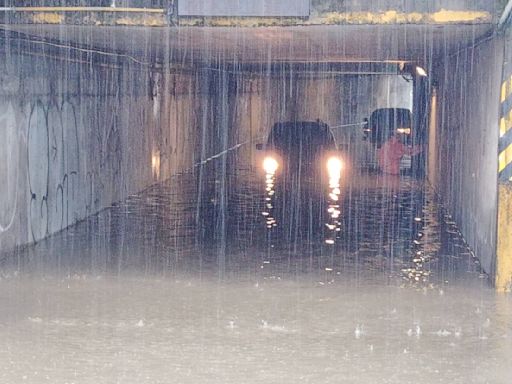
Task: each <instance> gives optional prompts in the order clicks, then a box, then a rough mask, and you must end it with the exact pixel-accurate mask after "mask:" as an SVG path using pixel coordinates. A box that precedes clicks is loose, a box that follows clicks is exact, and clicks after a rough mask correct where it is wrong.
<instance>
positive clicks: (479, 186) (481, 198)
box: [429, 39, 503, 274]
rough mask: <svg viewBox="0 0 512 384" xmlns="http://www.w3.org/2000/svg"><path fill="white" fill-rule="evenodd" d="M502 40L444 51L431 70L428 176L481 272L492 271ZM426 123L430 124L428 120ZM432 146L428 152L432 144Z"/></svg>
mask: <svg viewBox="0 0 512 384" xmlns="http://www.w3.org/2000/svg"><path fill="white" fill-rule="evenodd" d="M502 44H503V42H502V41H501V40H500V39H493V40H487V41H485V42H482V43H480V44H478V45H477V46H474V47H470V48H468V49H464V50H461V51H459V52H457V53H455V54H452V55H447V56H446V57H445V60H444V61H443V62H438V63H437V64H438V65H437V66H436V67H435V68H434V75H433V78H434V80H436V81H438V82H439V87H438V89H437V96H436V98H437V108H434V110H435V109H437V116H436V120H437V126H436V128H437V129H436V132H431V133H430V135H429V136H430V138H431V139H432V138H435V142H433V143H431V148H430V152H429V153H430V156H431V157H432V156H435V157H436V158H435V161H433V160H432V158H430V159H429V165H430V167H431V168H432V167H435V169H431V170H429V174H430V178H431V180H433V181H434V183H435V186H436V187H437V189H438V191H439V192H440V194H441V195H442V196H443V198H444V201H445V203H446V206H447V208H448V209H449V211H450V212H452V213H453V216H454V218H455V220H456V222H457V224H458V226H459V227H460V229H461V231H462V233H463V235H464V237H465V238H466V240H467V241H468V243H469V245H470V246H471V247H472V248H473V250H474V251H475V254H476V255H477V257H478V258H479V259H480V260H481V262H482V266H483V267H484V269H485V271H487V272H489V273H491V274H494V261H495V253H496V215H497V211H496V207H497V167H498V165H497V148H498V134H497V132H498V128H497V127H499V121H498V117H499V99H500V83H501V69H502V63H503V58H502V53H503V45H502ZM431 127H433V125H432V124H431ZM433 146H434V147H435V150H433V148H432V147H433Z"/></svg>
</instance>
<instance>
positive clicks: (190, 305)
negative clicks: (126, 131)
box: [0, 170, 512, 383]
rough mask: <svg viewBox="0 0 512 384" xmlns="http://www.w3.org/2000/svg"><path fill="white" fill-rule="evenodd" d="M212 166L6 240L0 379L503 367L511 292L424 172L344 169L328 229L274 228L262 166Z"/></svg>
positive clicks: (489, 372)
mask: <svg viewBox="0 0 512 384" xmlns="http://www.w3.org/2000/svg"><path fill="white" fill-rule="evenodd" d="M206 174H209V173H206ZM226 178H227V185H229V186H230V187H229V188H227V189H225V190H221V189H220V187H219V182H218V180H215V179H214V178H212V179H211V180H210V179H209V178H206V179H202V180H201V181H198V177H197V175H196V174H194V173H188V174H184V175H180V176H177V177H175V178H173V179H171V180H168V181H166V182H163V183H160V184H157V185H155V186H153V187H151V188H149V189H147V190H146V191H143V192H141V193H140V194H138V195H135V196H131V197H130V198H128V199H127V200H126V201H124V202H122V203H119V204H116V205H115V206H113V207H111V208H109V209H106V210H104V211H102V212H100V213H99V214H97V215H95V216H94V217H91V218H89V219H88V220H86V221H83V222H81V223H78V224H77V225H75V226H74V227H72V228H69V229H68V230H66V231H64V232H60V233H58V234H56V235H54V236H52V237H50V238H48V239H46V240H44V241H41V242H39V243H37V244H36V245H34V246H30V247H28V248H25V249H23V250H18V251H17V252H16V253H15V254H12V255H6V256H4V258H3V259H2V261H1V275H0V306H1V308H2V310H1V311H0V340H1V345H2V347H1V348H0V382H1V383H297V382H307V383H411V382H415V383H510V382H512V369H511V368H510V367H511V366H512V302H511V301H510V300H509V299H508V298H507V297H506V296H500V295H496V294H495V293H494V291H493V289H492V288H491V287H490V283H489V281H488V277H487V275H485V274H484V273H482V272H481V270H480V267H479V264H478V262H477V261H476V259H475V258H474V256H473V254H472V252H471V251H470V250H469V249H468V247H467V246H466V243H465V242H464V239H463V238H462V237H461V235H460V233H459V231H458V229H457V227H456V226H455V224H454V222H453V220H452V219H451V218H450V216H448V215H447V214H446V212H444V210H443V208H442V206H440V205H439V201H438V199H437V198H436V196H435V195H434V194H433V193H432V192H431V191H430V189H429V188H428V187H427V186H426V185H424V183H423V182H421V181H419V180H415V179H413V178H411V177H409V176H403V177H402V178H388V177H383V176H380V175H377V174H371V173H363V174H361V175H358V177H354V180H353V182H352V183H350V185H348V186H346V187H345V188H343V189H342V191H341V202H340V205H339V210H340V212H341V214H340V220H339V223H338V224H339V228H340V231H339V232H337V236H335V241H334V244H332V243H331V242H326V241H325V240H326V239H327V238H324V237H323V236H324V235H325V234H324V233H315V234H313V235H311V234H307V233H306V234H304V235H301V234H299V235H297V236H296V237H294V238H292V240H291V241H287V242H283V241H282V239H280V238H279V237H278V235H276V234H277V233H279V232H278V231H277V232H276V231H275V228H274V226H270V227H271V228H267V223H268V217H266V216H263V215H262V212H264V211H265V206H266V205H265V204H266V200H265V196H266V195H265V193H266V189H265V179H264V178H263V179H260V178H259V177H258V176H257V175H255V174H252V173H251V172H248V171H241V170H240V171H237V172H234V173H233V174H227V175H226ZM199 191H200V193H198V192H199ZM226 191H227V192H226ZM198 196H200V197H199V198H198ZM277 225H279V222H277ZM331 235H332V234H329V236H331ZM329 239H332V236H331V237H329V238H328V239H327V240H329Z"/></svg>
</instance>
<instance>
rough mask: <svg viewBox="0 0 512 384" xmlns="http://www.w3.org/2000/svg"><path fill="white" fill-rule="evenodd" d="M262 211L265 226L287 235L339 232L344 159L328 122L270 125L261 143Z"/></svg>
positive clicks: (329, 235)
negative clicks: (266, 136) (263, 203)
mask: <svg viewBox="0 0 512 384" xmlns="http://www.w3.org/2000/svg"><path fill="white" fill-rule="evenodd" d="M264 151H265V152H264V158H263V161H262V170H263V172H264V173H265V210H264V212H263V215H264V216H265V217H266V225H267V228H268V229H275V230H276V231H278V232H279V233H280V234H282V235H283V236H285V238H287V239H293V238H295V237H296V236H297V235H304V234H308V235H318V234H320V233H324V234H325V233H327V237H325V241H326V242H327V243H329V244H330V243H333V242H334V238H335V237H336V232H337V231H339V224H340V223H339V215H340V209H339V199H340V194H341V185H342V182H343V173H344V170H345V168H346V164H345V159H343V156H342V154H341V152H339V151H338V149H337V147H336V142H335V140H334V136H333V134H332V132H331V129H330V128H329V126H328V125H327V124H325V123H323V122H321V121H290V122H280V123H276V124H274V126H273V127H272V129H271V131H270V133H269V135H268V139H267V143H266V144H265V146H264Z"/></svg>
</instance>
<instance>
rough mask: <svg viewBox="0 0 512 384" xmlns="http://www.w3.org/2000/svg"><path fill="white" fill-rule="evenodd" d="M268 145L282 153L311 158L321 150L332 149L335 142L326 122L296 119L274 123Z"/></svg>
mask: <svg viewBox="0 0 512 384" xmlns="http://www.w3.org/2000/svg"><path fill="white" fill-rule="evenodd" d="M268 146H269V148H270V149H272V150H275V151H277V152H279V153H281V154H282V155H286V156H291V157H295V156H300V157H302V158H305V157H306V158H313V157H316V155H318V154H319V153H320V152H322V151H325V150H334V149H335V142H334V138H333V136H332V133H331V131H330V129H329V126H328V125H327V124H323V123H318V122H307V121H297V122H286V123H277V124H275V125H274V127H273V128H272V131H271V133H270V136H269V139H268Z"/></svg>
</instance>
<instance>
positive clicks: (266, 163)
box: [263, 156, 279, 174]
mask: <svg viewBox="0 0 512 384" xmlns="http://www.w3.org/2000/svg"><path fill="white" fill-rule="evenodd" d="M277 168H279V163H278V162H277V160H276V159H274V158H273V157H271V156H267V157H265V159H264V160H263V169H264V170H265V172H267V173H270V174H274V173H276V171H277Z"/></svg>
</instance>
